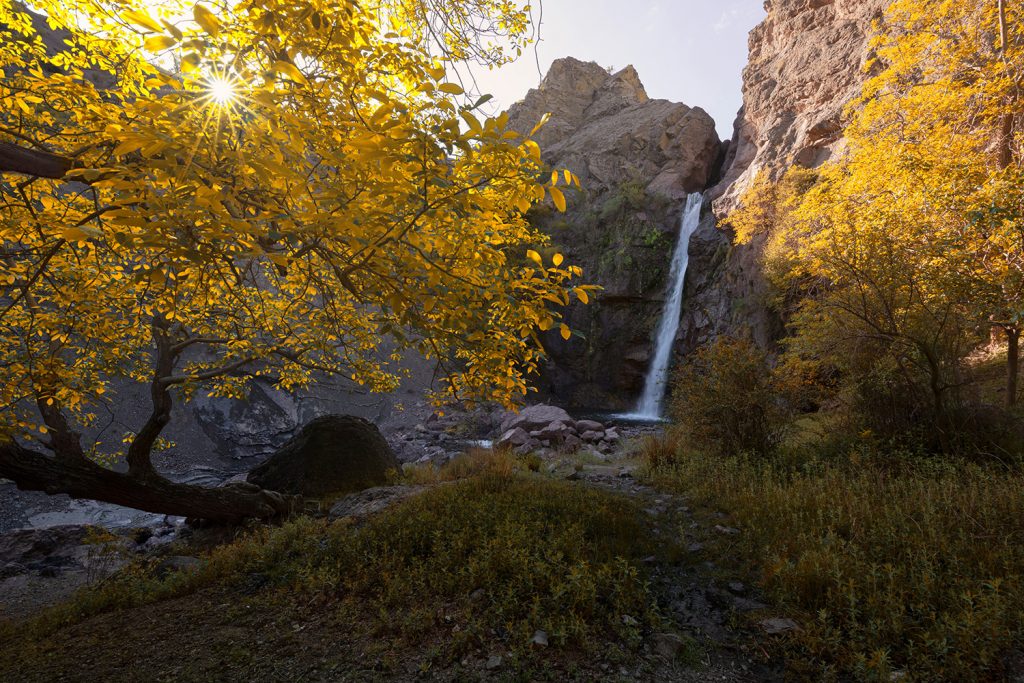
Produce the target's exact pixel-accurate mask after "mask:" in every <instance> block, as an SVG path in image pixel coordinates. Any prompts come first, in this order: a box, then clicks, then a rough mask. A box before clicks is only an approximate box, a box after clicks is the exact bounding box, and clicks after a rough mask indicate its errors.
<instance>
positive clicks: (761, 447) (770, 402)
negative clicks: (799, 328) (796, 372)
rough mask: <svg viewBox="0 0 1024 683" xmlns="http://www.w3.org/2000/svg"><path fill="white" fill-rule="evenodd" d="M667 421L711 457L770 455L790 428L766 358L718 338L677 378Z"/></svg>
mask: <svg viewBox="0 0 1024 683" xmlns="http://www.w3.org/2000/svg"><path fill="white" fill-rule="evenodd" d="M672 389H673V393H672V403H671V415H672V417H673V419H674V420H675V421H676V422H677V423H678V425H679V427H680V429H681V431H682V433H683V434H684V435H685V437H686V438H687V440H688V441H689V443H690V444H691V445H693V446H695V447H699V448H702V449H705V450H707V451H710V452H711V453H713V454H716V455H729V454H734V453H740V452H749V453H755V454H757V455H767V454H769V453H770V452H771V451H772V450H773V449H774V448H775V447H776V446H777V445H778V444H779V443H780V442H781V440H782V438H783V437H784V436H785V434H786V431H787V429H788V428H789V426H790V424H791V423H792V417H793V415H792V410H791V409H790V408H789V404H788V402H787V401H784V400H782V399H781V398H780V393H781V391H782V385H781V383H780V382H778V381H777V380H776V379H775V376H774V374H773V373H772V371H771V369H770V368H769V366H768V359H767V356H766V355H765V353H764V352H763V351H762V350H760V349H758V348H757V347H756V346H754V345H753V344H752V343H751V342H749V341H746V340H741V339H729V338H725V337H721V338H719V339H717V340H716V341H714V342H713V343H711V344H710V345H708V346H705V347H702V348H701V349H699V350H698V351H697V352H696V353H694V354H692V355H691V356H690V358H689V359H687V362H686V363H685V364H684V365H683V366H682V367H681V368H680V369H679V370H678V371H677V372H676V375H675V380H674V382H673V385H672Z"/></svg>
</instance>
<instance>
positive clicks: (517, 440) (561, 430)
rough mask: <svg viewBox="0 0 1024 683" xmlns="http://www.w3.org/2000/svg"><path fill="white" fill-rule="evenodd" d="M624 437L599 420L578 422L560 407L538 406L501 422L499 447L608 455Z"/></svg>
mask: <svg viewBox="0 0 1024 683" xmlns="http://www.w3.org/2000/svg"><path fill="white" fill-rule="evenodd" d="M620 438H621V436H620V434H619V432H618V430H617V428H616V427H614V426H606V425H604V424H602V423H600V422H598V421H596V420H574V419H573V418H572V417H571V416H570V415H569V413H567V412H565V411H564V410H562V409H561V408H558V407H557V406H549V405H536V406H530V407H529V408H524V409H523V410H522V411H520V412H518V413H509V414H508V415H507V416H506V417H505V419H504V420H502V422H501V436H500V437H499V438H498V440H497V442H496V444H495V445H497V446H504V447H506V448H512V449H513V450H514V451H515V452H516V453H529V452H532V451H537V450H541V449H545V448H547V449H553V450H558V451H561V452H563V453H572V452H575V451H578V450H581V449H583V448H587V447H589V448H591V449H594V450H597V451H599V452H601V453H606V452H608V451H610V450H612V448H613V447H614V445H615V443H616V442H617V441H619V439H620Z"/></svg>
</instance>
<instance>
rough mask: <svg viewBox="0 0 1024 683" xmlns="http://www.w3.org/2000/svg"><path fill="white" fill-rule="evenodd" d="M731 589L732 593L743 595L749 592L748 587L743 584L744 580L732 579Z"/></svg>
mask: <svg viewBox="0 0 1024 683" xmlns="http://www.w3.org/2000/svg"><path fill="white" fill-rule="evenodd" d="M729 591H730V592H731V593H735V594H736V595H743V594H744V593H746V592H747V587H746V586H745V585H744V584H743V582H742V581H730V582H729Z"/></svg>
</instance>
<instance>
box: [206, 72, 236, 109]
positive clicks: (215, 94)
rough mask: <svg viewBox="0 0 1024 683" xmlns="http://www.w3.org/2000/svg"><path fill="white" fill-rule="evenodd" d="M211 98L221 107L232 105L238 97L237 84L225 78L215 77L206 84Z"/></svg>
mask: <svg viewBox="0 0 1024 683" xmlns="http://www.w3.org/2000/svg"><path fill="white" fill-rule="evenodd" d="M206 88H207V91H208V92H209V94H210V98H211V99H212V100H213V101H214V102H216V103H217V104H220V105H228V104H231V103H232V102H233V101H234V100H235V99H236V98H237V97H238V90H237V88H236V87H235V82H234V81H233V80H231V79H230V78H225V77H224V76H214V77H213V78H211V79H210V80H209V81H207V84H206Z"/></svg>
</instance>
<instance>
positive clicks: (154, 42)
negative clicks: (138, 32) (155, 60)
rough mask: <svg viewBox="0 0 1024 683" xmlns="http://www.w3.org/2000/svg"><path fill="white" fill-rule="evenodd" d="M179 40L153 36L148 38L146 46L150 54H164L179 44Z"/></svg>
mask: <svg viewBox="0 0 1024 683" xmlns="http://www.w3.org/2000/svg"><path fill="white" fill-rule="evenodd" d="M177 42H178V41H177V40H175V39H174V38H172V37H171V36H153V37H151V38H146V42H145V43H144V46H145V48H146V50H147V51H148V52H162V51H164V50H166V49H167V48H169V47H173V46H174V45H176V44H177Z"/></svg>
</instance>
